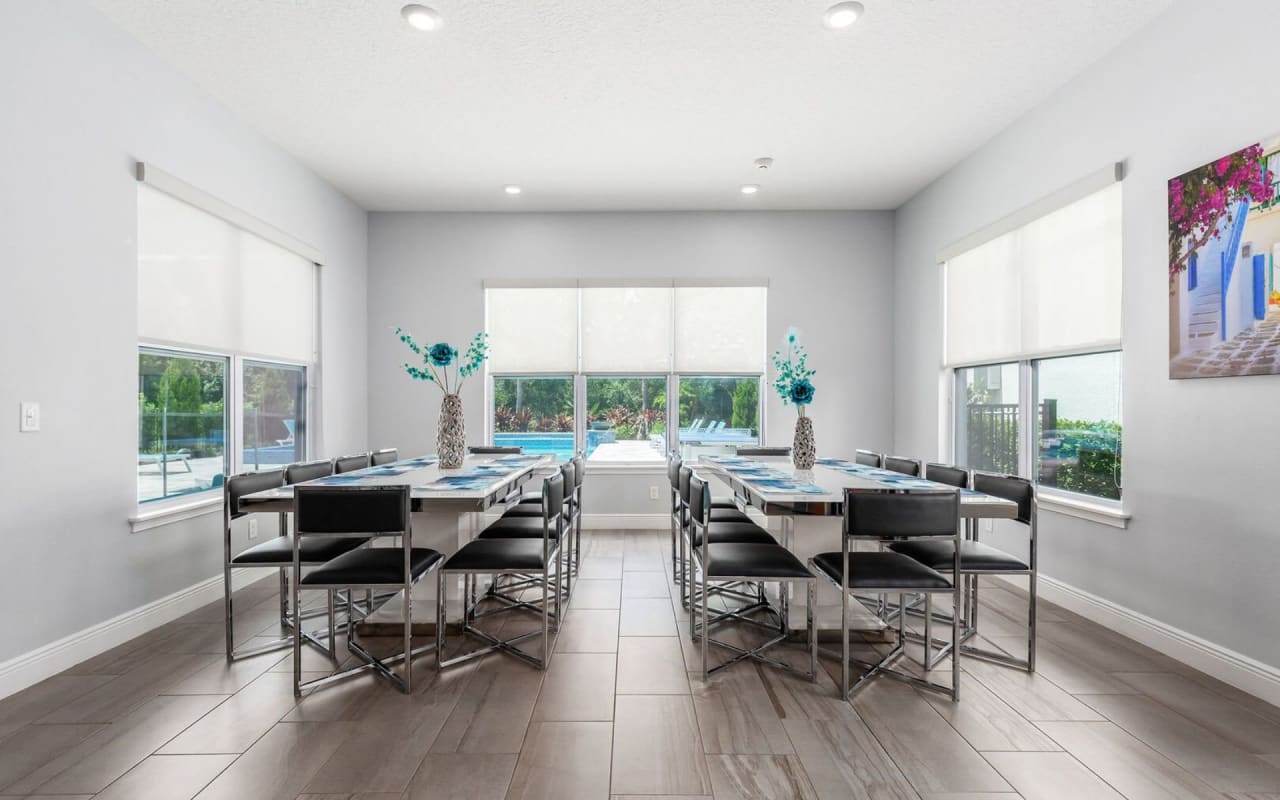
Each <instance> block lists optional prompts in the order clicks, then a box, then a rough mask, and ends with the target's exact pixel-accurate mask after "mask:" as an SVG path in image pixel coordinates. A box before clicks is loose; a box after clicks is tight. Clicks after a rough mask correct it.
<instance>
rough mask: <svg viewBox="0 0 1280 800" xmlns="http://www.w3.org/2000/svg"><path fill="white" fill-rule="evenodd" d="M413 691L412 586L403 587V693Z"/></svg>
mask: <svg viewBox="0 0 1280 800" xmlns="http://www.w3.org/2000/svg"><path fill="white" fill-rule="evenodd" d="M412 691H413V584H411V583H407V582H406V583H405V585H404V693H405V694H410V693H411V692H412Z"/></svg>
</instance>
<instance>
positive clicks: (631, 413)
mask: <svg viewBox="0 0 1280 800" xmlns="http://www.w3.org/2000/svg"><path fill="white" fill-rule="evenodd" d="M766 295H767V289H766V287H765V286H764V285H763V282H751V281H746V282H743V283H740V284H736V285H735V284H714V285H711V284H709V285H701V284H697V285H695V284H688V283H680V282H676V281H672V280H649V281H636V282H633V283H588V282H582V281H570V282H568V283H567V284H566V285H562V286H547V285H543V286H512V285H491V284H486V286H485V320H486V322H485V328H486V330H487V331H488V333H489V337H490V353H491V356H490V359H489V362H488V363H487V364H486V369H487V370H488V374H489V378H490V383H489V390H490V397H491V400H492V406H491V408H492V409H493V412H492V417H491V441H493V443H494V444H520V445H521V446H524V447H525V448H526V449H527V450H531V451H535V450H533V448H538V450H536V452H555V453H557V454H558V455H560V456H561V457H568V454H570V453H572V452H574V450H575V449H581V450H583V451H585V453H586V455H587V458H589V459H591V460H592V461H593V462H595V463H597V464H600V463H610V464H631V463H639V464H656V463H661V462H662V460H663V459H664V458H665V454H666V452H667V450H668V449H669V448H674V447H677V446H680V447H681V448H682V449H683V450H684V451H685V452H689V449H690V448H692V447H700V448H707V449H710V450H724V449H727V448H730V447H733V446H735V445H737V444H748V443H758V442H759V441H761V438H762V436H763V427H764V420H763V419H762V416H761V405H760V381H761V378H762V377H763V375H764V369H765V355H766V347H765V308H766ZM539 382H541V383H539ZM517 389H519V390H520V391H519V397H518V398H517ZM531 390H534V391H536V392H538V393H542V392H545V393H546V395H545V396H544V395H543V394H538V395H537V397H538V399H537V402H538V403H543V402H545V405H542V406H535V405H531V404H530V403H531V402H532V400H531V399H530V398H532V395H530V394H529V392H530V391H531ZM676 391H679V392H680V398H681V401H680V403H679V404H676V405H675V406H674V407H673V406H670V405H669V404H668V403H667V397H668V393H669V392H676ZM551 396H554V398H555V399H554V401H553V400H552V399H551ZM575 398H576V400H575ZM535 420H536V421H535ZM695 423H697V424H695Z"/></svg>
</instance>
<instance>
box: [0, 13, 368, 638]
mask: <svg viewBox="0 0 1280 800" xmlns="http://www.w3.org/2000/svg"><path fill="white" fill-rule="evenodd" d="M0 109H3V111H0V113H2V114H3V115H4V116H3V120H2V121H0V175H3V179H0V274H2V275H3V278H4V283H3V289H0V363H3V364H4V370H3V376H4V377H3V382H2V383H0V420H2V421H3V424H2V425H0V453H3V457H0V514H2V518H0V561H3V563H4V564H5V570H4V580H3V581H0V602H2V603H3V606H4V608H5V609H6V611H5V623H4V626H3V631H4V635H3V636H0V662H3V661H4V660H5V659H6V658H9V657H11V656H14V655H16V654H19V653H25V652H29V651H31V650H32V649H34V648H37V647H39V646H41V645H43V644H45V643H48V642H51V641H53V640H56V639H58V638H60V637H62V636H66V635H68V634H71V633H74V632H76V631H79V630H82V629H84V628H86V627H88V626H91V625H94V624H96V623H99V622H102V621H104V620H106V619H109V618H111V617H113V616H115V615H118V614H121V613H124V612H126V611H129V610H131V609H134V608H137V607H139V606H142V605H144V604H146V603H148V602H151V601H153V600H156V599H158V598H160V597H163V596H165V595H168V594H170V593H172V592H175V591H178V590H180V589H183V588H185V587H188V586H191V585H192V584H194V583H196V582H198V581H200V580H203V579H205V578H208V577H210V576H213V575H215V574H218V573H220V572H221V550H222V548H221V535H220V532H219V530H220V520H221V515H220V514H218V515H213V516H204V517H201V518H198V519H196V520H191V521H188V522H185V523H182V524H176V525H171V526H166V527H163V528H159V529H155V530H151V531H148V532H145V533H139V534H132V533H130V527H129V524H128V519H129V517H130V516H131V515H132V514H133V513H134V511H135V508H136V496H137V489H136V484H135V480H136V479H135V475H136V460H135V454H136V444H137V423H136V414H137V394H136V393H137V377H136V376H137V352H136V347H137V314H136V307H137V303H136V294H137V282H136V273H137V267H136V254H135V243H134V236H135V231H136V227H137V226H136V192H137V189H136V183H135V181H134V177H133V164H134V161H135V160H143V161H147V162H151V163H154V164H155V165H156V166H158V167H161V168H162V169H164V170H166V171H168V172H171V173H173V174H175V175H177V176H178V177H181V178H183V179H184V180H186V181H187V182H189V183H192V184H194V185H196V186H198V187H200V188H202V189H204V190H205V191H207V192H209V193H210V194H213V195H215V196H217V197H220V198H222V199H224V200H226V201H228V202H230V203H232V204H233V205H235V206H238V207H240V208H241V209H244V210H245V211H248V212H250V213H252V214H254V215H255V216H257V217H259V218H261V219H263V220H265V221H267V222H269V223H271V224H273V225H275V226H276V227H278V228H281V229H283V230H285V231H287V232H289V233H291V234H293V235H294V236H296V237H297V238H299V239H302V240H304V241H307V242H309V243H311V244H313V245H315V246H316V247H318V248H319V249H320V250H321V251H322V252H323V253H324V255H325V258H326V262H327V264H328V266H327V267H326V268H325V272H324V276H325V277H324V281H325V286H324V307H323V310H322V313H323V314H324V320H325V324H324V331H323V335H324V349H323V353H322V359H323V363H324V371H325V382H324V387H323V393H324V394H323V419H322V427H323V429H324V436H325V442H326V449H327V450H330V451H332V452H337V451H346V450H355V449H360V448H363V447H365V445H366V437H365V432H366V424H367V408H366V394H365V386H364V376H365V356H366V351H365V329H366V328H365V313H366V311H365V257H366V239H365V236H366V223H367V217H366V214H365V212H364V211H363V210H361V209H360V208H358V207H356V206H355V205H354V204H352V203H351V202H350V201H349V200H347V199H346V198H345V197H343V196H342V195H341V194H339V193H338V192H337V191H335V190H334V189H333V188H331V187H330V186H329V185H328V184H326V183H324V182H323V181H321V180H320V179H319V178H317V177H316V176H315V175H314V174H312V173H311V172H309V171H307V170H306V169H304V168H303V167H302V166H300V165H299V164H298V163H297V162H296V161H294V160H293V159H292V158H290V157H289V156H287V155H286V154H284V153H283V152H282V151H281V150H279V149H278V148H276V147H275V146H274V145H272V144H270V143H268V142H267V141H265V140H264V139H262V138H261V137H260V136H258V135H257V134H256V133H254V132H252V131H251V130H250V129H249V128H247V127H246V126H245V125H244V124H242V123H241V122H240V121H239V120H238V119H236V118H235V117H233V116H232V115H231V114H230V113H229V112H228V111H227V110H225V109H224V108H222V107H221V106H219V105H217V104H216V103H214V102H213V101H212V100H211V99H209V98H208V97H207V96H206V95H204V94H203V93H202V92H200V91H199V90H198V89H196V88H195V87H194V86H193V85H192V84H190V83H189V82H188V81H187V80H185V79H184V78H182V77H180V76H179V75H177V74H176V73H175V72H173V71H172V70H171V69H170V68H169V67H167V66H166V65H164V64H163V63H161V62H160V61H159V60H158V59H157V58H156V57H154V56H153V55H152V54H151V53H150V52H148V51H147V50H145V49H144V48H143V47H142V46H141V45H139V44H138V43H136V42H135V41H134V40H133V39H131V38H129V37H128V36H127V35H125V34H124V33H122V32H120V31H119V30H117V29H116V28H115V27H114V26H113V25H112V24H111V23H110V22H108V21H107V20H106V19H105V18H103V17H102V16H100V15H99V14H98V13H97V12H95V11H93V10H92V9H90V8H88V7H87V5H86V4H85V3H83V2H80V1H79V0H57V1H56V2H55V1H54V0H42V1H41V2H21V3H19V2H11V3H5V4H4V7H3V11H2V13H0ZM20 400H34V401H38V402H39V403H41V405H42V408H43V415H44V420H43V430H42V431H41V432H39V433H31V434H19V433H18V431H17V428H18V426H17V409H18V403H19V401H20Z"/></svg>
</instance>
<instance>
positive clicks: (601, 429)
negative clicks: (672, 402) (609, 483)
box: [585, 375, 667, 463]
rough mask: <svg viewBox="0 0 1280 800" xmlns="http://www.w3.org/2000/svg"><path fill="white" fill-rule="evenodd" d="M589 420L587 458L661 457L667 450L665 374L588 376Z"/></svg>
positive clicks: (628, 458)
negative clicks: (623, 376) (622, 376)
mask: <svg viewBox="0 0 1280 800" xmlns="http://www.w3.org/2000/svg"><path fill="white" fill-rule="evenodd" d="M586 421H587V436H586V438H587V442H586V448H585V449H586V455H587V458H595V459H596V460H597V461H615V462H624V463H626V462H630V463H634V462H643V461H653V460H658V461H661V460H662V459H664V458H666V451H667V447H666V433H667V378H666V376H665V375H650V376H642V377H625V378H621V377H595V376H590V377H588V378H587V420H586ZM602 448H603V449H602Z"/></svg>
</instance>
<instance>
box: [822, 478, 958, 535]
mask: <svg viewBox="0 0 1280 800" xmlns="http://www.w3.org/2000/svg"><path fill="white" fill-rule="evenodd" d="M844 534H845V536H847V537H850V538H856V539H905V538H916V537H922V538H923V537H942V536H948V537H959V535H960V493H959V492H956V491H952V490H950V489H938V490H934V489H930V490H924V491H920V490H913V491H907V492H901V491H885V490H883V489H845V490H844Z"/></svg>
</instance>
